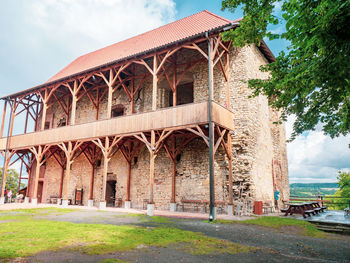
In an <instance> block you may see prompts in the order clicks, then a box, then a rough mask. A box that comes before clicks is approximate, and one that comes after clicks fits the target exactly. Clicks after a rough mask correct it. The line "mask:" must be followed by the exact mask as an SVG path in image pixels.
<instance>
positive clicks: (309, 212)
mask: <svg viewBox="0 0 350 263" xmlns="http://www.w3.org/2000/svg"><path fill="white" fill-rule="evenodd" d="M304 214H306V215H308V216H309V217H311V214H312V215H315V210H306V211H304Z"/></svg>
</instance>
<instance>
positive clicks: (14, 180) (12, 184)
mask: <svg viewBox="0 0 350 263" xmlns="http://www.w3.org/2000/svg"><path fill="white" fill-rule="evenodd" d="M0 178H2V168H0ZM18 183H19V174H18V173H17V171H16V170H14V169H9V170H8V171H7V177H6V189H7V191H10V190H12V194H13V196H15V195H16V194H17V191H18ZM24 186H25V185H24V184H23V183H21V188H22V187H24ZM4 190H5V189H4Z"/></svg>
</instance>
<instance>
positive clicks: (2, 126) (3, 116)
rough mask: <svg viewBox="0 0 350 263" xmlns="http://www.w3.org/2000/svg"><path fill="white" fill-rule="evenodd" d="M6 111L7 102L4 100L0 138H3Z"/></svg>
mask: <svg viewBox="0 0 350 263" xmlns="http://www.w3.org/2000/svg"><path fill="white" fill-rule="evenodd" d="M6 110H7V100H5V103H4V111H3V113H2V121H1V133H0V138H3V137H4V130H5V119H6Z"/></svg>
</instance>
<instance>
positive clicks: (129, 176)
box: [125, 162, 131, 201]
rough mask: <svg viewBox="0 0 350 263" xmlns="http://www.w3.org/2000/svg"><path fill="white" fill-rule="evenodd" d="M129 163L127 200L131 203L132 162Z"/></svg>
mask: <svg viewBox="0 0 350 263" xmlns="http://www.w3.org/2000/svg"><path fill="white" fill-rule="evenodd" d="M127 163H128V177H127V179H126V200H125V201H130V180H131V162H127Z"/></svg>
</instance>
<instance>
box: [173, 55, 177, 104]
mask: <svg viewBox="0 0 350 263" xmlns="http://www.w3.org/2000/svg"><path fill="white" fill-rule="evenodd" d="M174 56H175V58H174V75H173V89H174V90H173V106H174V107H175V106H176V104H177V88H176V86H177V85H176V83H177V74H176V58H177V57H176V54H175V55H174Z"/></svg>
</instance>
